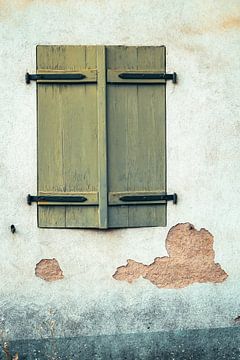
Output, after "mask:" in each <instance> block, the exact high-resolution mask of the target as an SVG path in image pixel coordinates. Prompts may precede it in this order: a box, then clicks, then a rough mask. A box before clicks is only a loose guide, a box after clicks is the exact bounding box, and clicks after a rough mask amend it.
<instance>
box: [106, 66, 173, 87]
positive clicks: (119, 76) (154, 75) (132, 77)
mask: <svg viewBox="0 0 240 360" xmlns="http://www.w3.org/2000/svg"><path fill="white" fill-rule="evenodd" d="M167 80H172V81H173V83H176V81H177V74H176V73H172V74H167V73H165V72H162V71H160V70H157V71H156V70H154V71H151V70H144V69H142V70H108V72H107V81H108V83H118V84H121V83H150V84H154V83H157V84H165V83H166V81H167Z"/></svg>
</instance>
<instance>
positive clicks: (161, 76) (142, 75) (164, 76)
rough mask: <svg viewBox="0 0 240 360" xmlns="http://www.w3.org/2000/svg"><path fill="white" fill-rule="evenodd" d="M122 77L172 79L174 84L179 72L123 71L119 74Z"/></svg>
mask: <svg viewBox="0 0 240 360" xmlns="http://www.w3.org/2000/svg"><path fill="white" fill-rule="evenodd" d="M118 76H119V77H120V78H121V79H132V80H137V79H138V80H154V79H155V80H159V79H160V80H161V79H162V80H172V82H173V83H174V84H176V82H177V74H176V73H175V72H174V73H172V74H166V73H155V74H154V73H134V72H132V73H130V72H129V73H121V74H119V75H118Z"/></svg>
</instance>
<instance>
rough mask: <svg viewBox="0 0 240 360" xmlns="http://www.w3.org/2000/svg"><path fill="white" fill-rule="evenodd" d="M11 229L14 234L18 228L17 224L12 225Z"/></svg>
mask: <svg viewBox="0 0 240 360" xmlns="http://www.w3.org/2000/svg"><path fill="white" fill-rule="evenodd" d="M10 230H11V233H12V234H14V233H15V232H16V228H15V225H13V224H12V225H11V226H10Z"/></svg>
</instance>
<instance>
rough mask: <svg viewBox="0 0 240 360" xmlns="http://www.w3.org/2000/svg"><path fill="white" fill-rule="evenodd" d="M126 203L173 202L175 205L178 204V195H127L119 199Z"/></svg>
mask: <svg viewBox="0 0 240 360" xmlns="http://www.w3.org/2000/svg"><path fill="white" fill-rule="evenodd" d="M119 200H121V201H125V202H137V201H162V200H163V201H164V200H165V201H172V202H173V204H177V194H176V193H174V194H172V195H168V194H159V195H127V196H122V197H120V198H119Z"/></svg>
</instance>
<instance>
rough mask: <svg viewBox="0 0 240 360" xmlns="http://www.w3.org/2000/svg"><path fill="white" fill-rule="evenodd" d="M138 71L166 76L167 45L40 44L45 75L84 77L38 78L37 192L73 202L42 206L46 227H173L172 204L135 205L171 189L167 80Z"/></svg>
mask: <svg viewBox="0 0 240 360" xmlns="http://www.w3.org/2000/svg"><path fill="white" fill-rule="evenodd" d="M131 72H134V73H139V72H140V73H141V72H145V73H149V74H150V75H151V74H153V73H154V72H155V73H156V72H165V48H164V47H124V46H109V47H106V48H105V47H104V46H38V47H37V73H38V74H48V75H49V74H76V73H77V74H79V73H81V74H83V77H82V78H79V79H77V80H76V77H75V79H72V80H71V79H70V80H69V78H68V79H67V80H66V79H65V80H64V79H62V78H61V76H60V77H59V79H58V80H56V79H55V80H54V79H53V77H51V75H49V76H48V77H47V80H46V77H45V80H43V79H41V80H39V79H38V80H37V101H38V195H39V196H41V195H48V196H63V197H65V201H66V196H67V197H68V198H67V199H70V200H69V202H68V203H67V202H56V203H55V202H53V201H52V200H51V203H47V202H46V201H44V202H40V201H38V225H39V227H49V228H52V227H53V228H61V227H62V228H108V227H109V228H118V227H140V226H164V225H165V224H166V201H137V200H139V199H137V200H136V201H128V200H129V198H128V197H129V196H130V197H131V196H148V195H156V194H160V193H165V192H166V165H165V156H166V154H165V152H166V151H165V83H166V81H165V80H162V79H157V80H156V79H151V76H150V77H148V79H146V78H141V79H134V78H131V76H130V78H129V77H128V76H127V78H126V77H124V76H123V77H122V75H121V74H122V73H127V74H129V73H131ZM119 75H120V76H119ZM54 76H55V75H54ZM74 196H81V197H84V198H85V199H87V200H86V201H84V202H81V203H76V202H75V203H73V201H72V200H71V199H73V197H74ZM126 197H127V198H126ZM124 199H125V200H124ZM126 199H127V201H126ZM134 199H135V198H134Z"/></svg>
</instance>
